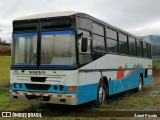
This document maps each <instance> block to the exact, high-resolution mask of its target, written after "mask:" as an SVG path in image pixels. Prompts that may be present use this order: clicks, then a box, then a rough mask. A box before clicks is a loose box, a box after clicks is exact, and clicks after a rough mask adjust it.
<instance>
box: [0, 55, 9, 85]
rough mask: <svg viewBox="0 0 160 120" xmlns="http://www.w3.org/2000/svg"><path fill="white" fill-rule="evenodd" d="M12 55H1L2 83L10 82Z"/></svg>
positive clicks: (0, 73)
mask: <svg viewBox="0 0 160 120" xmlns="http://www.w3.org/2000/svg"><path fill="white" fill-rule="evenodd" d="M10 64H11V57H10V56H0V83H1V82H9V70H10Z"/></svg>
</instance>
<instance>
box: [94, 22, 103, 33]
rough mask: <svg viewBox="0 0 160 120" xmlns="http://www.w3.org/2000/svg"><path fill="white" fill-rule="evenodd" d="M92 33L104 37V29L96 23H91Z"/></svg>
mask: <svg viewBox="0 0 160 120" xmlns="http://www.w3.org/2000/svg"><path fill="white" fill-rule="evenodd" d="M92 26H93V33H95V34H98V35H101V36H104V28H103V27H102V26H100V25H98V24H96V23H92Z"/></svg>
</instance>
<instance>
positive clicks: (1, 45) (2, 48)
mask: <svg viewBox="0 0 160 120" xmlns="http://www.w3.org/2000/svg"><path fill="white" fill-rule="evenodd" d="M10 55H11V44H9V43H5V42H0V56H10Z"/></svg>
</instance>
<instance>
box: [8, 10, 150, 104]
mask: <svg viewBox="0 0 160 120" xmlns="http://www.w3.org/2000/svg"><path fill="white" fill-rule="evenodd" d="M12 36H13V41H12V64H11V68H10V91H9V92H10V98H11V99H12V100H22V101H31V102H32V101H36V102H43V103H53V104H65V105H79V104H83V103H87V102H91V103H93V105H94V106H95V107H100V106H101V105H102V104H104V103H105V102H106V101H107V100H106V98H107V96H110V95H114V94H117V93H120V92H124V91H127V90H131V89H137V90H138V91H142V88H143V87H144V86H145V85H148V84H149V83H150V82H151V81H152V53H151V44H150V42H148V41H145V40H143V39H142V38H140V37H137V36H135V35H132V34H130V33H128V32H126V31H124V30H121V29H119V28H117V27H114V26H112V25H110V24H108V23H105V22H103V21H101V20H99V19H97V18H95V17H92V16H90V15H88V14H85V13H81V12H74V11H63V12H52V13H44V14H36V15H30V16H25V17H21V18H17V19H15V20H13V35H12Z"/></svg>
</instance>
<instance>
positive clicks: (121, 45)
mask: <svg viewBox="0 0 160 120" xmlns="http://www.w3.org/2000/svg"><path fill="white" fill-rule="evenodd" d="M119 51H120V53H121V54H128V44H127V42H119Z"/></svg>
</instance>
